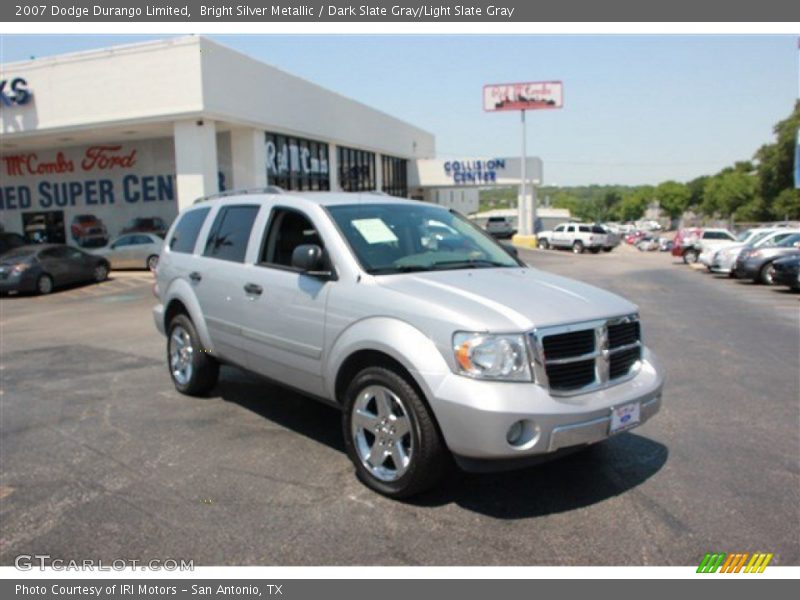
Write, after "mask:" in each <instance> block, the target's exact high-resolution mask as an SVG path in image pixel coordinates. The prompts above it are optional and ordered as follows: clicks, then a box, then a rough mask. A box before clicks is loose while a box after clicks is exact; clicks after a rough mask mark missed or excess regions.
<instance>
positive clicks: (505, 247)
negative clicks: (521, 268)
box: [500, 242, 519, 258]
mask: <svg viewBox="0 0 800 600" xmlns="http://www.w3.org/2000/svg"><path fill="white" fill-rule="evenodd" d="M500 245H501V246H502V247H503V250H505V251H506V252H508V253H509V254H510V255H511V256H513V257H514V258H519V250H517V248H516V246H514V245H512V244H507V243H505V242H501V243H500Z"/></svg>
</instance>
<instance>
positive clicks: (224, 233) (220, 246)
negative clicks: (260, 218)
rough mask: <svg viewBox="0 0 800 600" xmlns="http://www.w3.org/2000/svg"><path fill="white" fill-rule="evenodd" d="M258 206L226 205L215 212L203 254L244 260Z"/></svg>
mask: <svg viewBox="0 0 800 600" xmlns="http://www.w3.org/2000/svg"><path fill="white" fill-rule="evenodd" d="M258 209H259V207H258V206H255V205H252V204H251V205H247V206H226V207H225V208H223V209H221V210H220V211H219V213H217V218H216V219H215V220H214V225H213V226H212V227H211V233H210V234H209V235H208V240H207V241H206V249H205V252H204V253H203V255H204V256H209V257H211V258H219V259H220V260H230V261H232V262H244V255H245V253H246V252H247V242H248V240H249V239H250V231H251V230H252V229H253V221H255V220H256V216H257V215H258Z"/></svg>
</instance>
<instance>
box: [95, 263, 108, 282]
mask: <svg viewBox="0 0 800 600" xmlns="http://www.w3.org/2000/svg"><path fill="white" fill-rule="evenodd" d="M99 269H103V276H102V277H99V276H98V273H99ZM109 271H110V269H109V268H108V265H107V264H105V263H99V264H97V265H95V267H94V280H95V282H97V283H102V282H103V281H105V280H106V279H108V273H109Z"/></svg>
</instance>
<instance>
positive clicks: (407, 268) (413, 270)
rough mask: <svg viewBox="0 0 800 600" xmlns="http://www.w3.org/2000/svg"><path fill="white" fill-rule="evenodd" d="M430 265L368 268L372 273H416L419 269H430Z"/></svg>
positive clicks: (368, 271)
mask: <svg viewBox="0 0 800 600" xmlns="http://www.w3.org/2000/svg"><path fill="white" fill-rule="evenodd" d="M430 270H431V268H430V267H429V266H423V265H400V266H395V267H376V268H374V269H367V273H369V274H370V275H390V274H392V273H416V272H418V271H430Z"/></svg>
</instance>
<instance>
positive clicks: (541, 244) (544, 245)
mask: <svg viewBox="0 0 800 600" xmlns="http://www.w3.org/2000/svg"><path fill="white" fill-rule="evenodd" d="M538 245H539V249H540V250H548V249H549V248H550V242H548V241H547V238H541V239H540V240H539V244H538Z"/></svg>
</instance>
